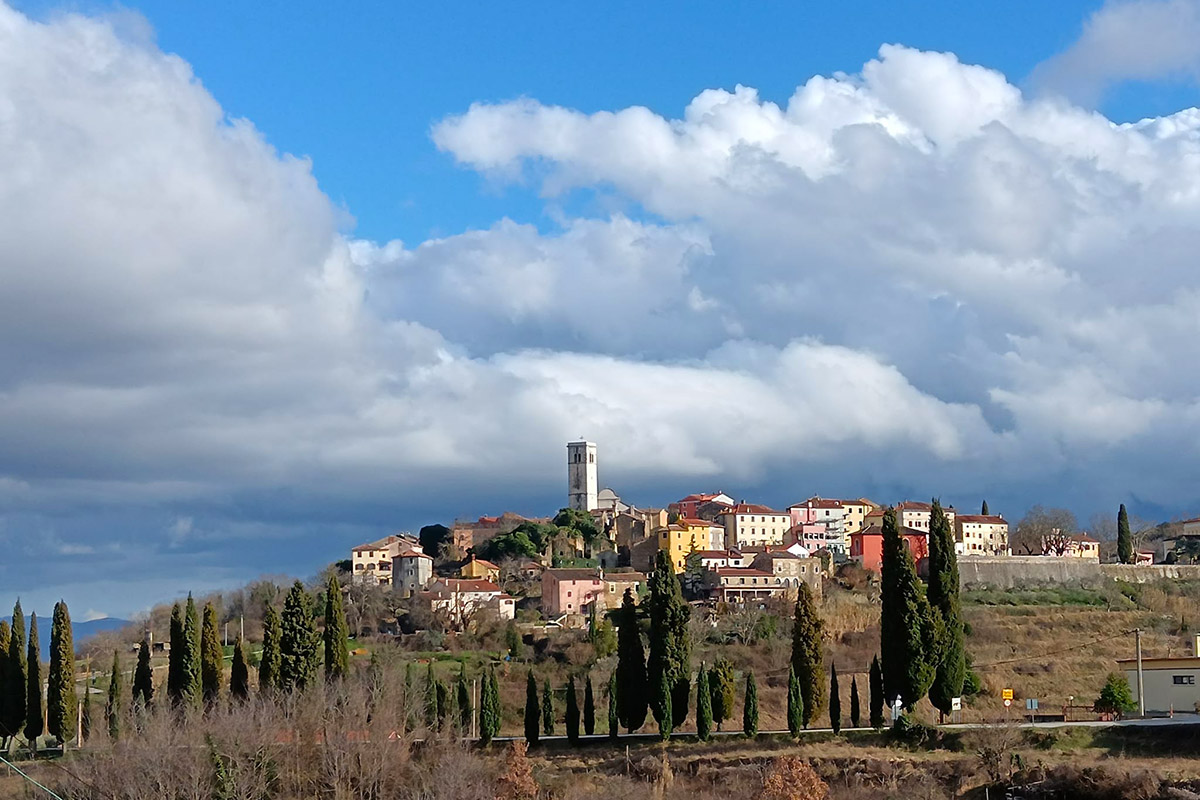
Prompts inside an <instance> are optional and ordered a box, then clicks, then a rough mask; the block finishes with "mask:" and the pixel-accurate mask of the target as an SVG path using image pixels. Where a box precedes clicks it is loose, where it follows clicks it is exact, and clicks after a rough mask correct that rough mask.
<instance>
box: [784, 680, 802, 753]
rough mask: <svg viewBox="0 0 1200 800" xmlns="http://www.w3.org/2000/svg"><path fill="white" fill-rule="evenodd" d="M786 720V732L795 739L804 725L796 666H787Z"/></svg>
mask: <svg viewBox="0 0 1200 800" xmlns="http://www.w3.org/2000/svg"><path fill="white" fill-rule="evenodd" d="M787 722H788V733H790V734H791V735H792V738H793V739H795V738H797V737H798V736H799V735H800V729H801V728H803V727H804V695H803V694H802V693H801V691H800V679H799V678H798V677H796V667H795V666H790V667H788V693H787Z"/></svg>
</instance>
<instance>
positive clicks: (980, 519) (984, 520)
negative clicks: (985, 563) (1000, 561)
mask: <svg viewBox="0 0 1200 800" xmlns="http://www.w3.org/2000/svg"><path fill="white" fill-rule="evenodd" d="M954 539H955V542H954V551H955V552H956V553H957V554H958V555H960V556H964V555H965V556H1003V555H1011V554H1012V553H1011V551H1010V550H1009V547H1008V523H1007V522H1005V521H1004V517H1001V516H999V515H982V514H960V515H958V516H956V517H955V518H954Z"/></svg>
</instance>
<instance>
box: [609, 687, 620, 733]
mask: <svg viewBox="0 0 1200 800" xmlns="http://www.w3.org/2000/svg"><path fill="white" fill-rule="evenodd" d="M617 697H618V690H617V671H616V670H613V671H612V673H611V674H610V675H609V676H608V738H610V739H616V738H617V737H618V736H620V735H621V713H620V711H619V710H618V708H617V704H618V702H619V701H618V699H617Z"/></svg>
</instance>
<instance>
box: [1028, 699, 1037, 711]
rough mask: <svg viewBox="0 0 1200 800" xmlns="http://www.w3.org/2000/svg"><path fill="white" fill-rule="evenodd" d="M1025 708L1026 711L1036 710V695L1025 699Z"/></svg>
mask: <svg viewBox="0 0 1200 800" xmlns="http://www.w3.org/2000/svg"><path fill="white" fill-rule="evenodd" d="M1025 710H1026V711H1037V710H1038V701H1037V698H1036V697H1028V698H1026V699H1025Z"/></svg>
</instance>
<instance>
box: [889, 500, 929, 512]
mask: <svg viewBox="0 0 1200 800" xmlns="http://www.w3.org/2000/svg"><path fill="white" fill-rule="evenodd" d="M896 510H897V511H932V510H933V506H931V505H930V504H929V503H921V502H919V501H916V500H902V501H900V502H899V503H896Z"/></svg>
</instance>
